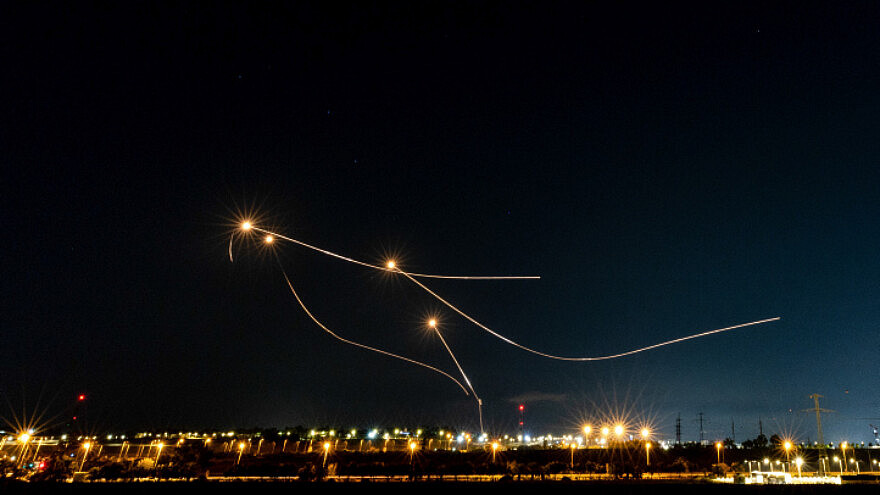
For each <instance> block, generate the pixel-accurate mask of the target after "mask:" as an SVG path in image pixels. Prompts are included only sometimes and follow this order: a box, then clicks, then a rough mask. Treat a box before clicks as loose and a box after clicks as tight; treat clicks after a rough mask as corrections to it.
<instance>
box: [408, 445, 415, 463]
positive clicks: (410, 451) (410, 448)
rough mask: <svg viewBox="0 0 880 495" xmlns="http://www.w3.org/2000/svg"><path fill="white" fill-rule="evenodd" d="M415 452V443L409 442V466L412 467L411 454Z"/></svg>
mask: <svg viewBox="0 0 880 495" xmlns="http://www.w3.org/2000/svg"><path fill="white" fill-rule="evenodd" d="M415 453H416V443H415V442H410V443H409V467H410V468H412V466H413V455H415Z"/></svg>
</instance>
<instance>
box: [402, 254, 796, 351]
mask: <svg viewBox="0 0 880 495" xmlns="http://www.w3.org/2000/svg"><path fill="white" fill-rule="evenodd" d="M394 271H396V272H398V273H400V274H401V275H403V276H404V277H406V278H408V279H410V280H411V281H412V282H413V283H414V284H416V285H418V286H419V287H421V288H422V289H423V290H425V292H427V293H428V294H430V295H432V296H434V298H435V299H437V300H438V301H440V302H442V303H443V304H445V305H446V306H447V307H449V309H451V310H453V311H455V312H456V313H458V314H460V315H461V316H463V317H464V318H465V319H467V320H468V321H470V322H471V323H473V324H474V325H476V326H478V327H480V328H482V329H483V330H485V331H487V332H489V333H490V334H492V335H494V336H495V337H497V338H499V339H501V340H503V341H504V342H507V343H508V344H510V345H512V346H515V347H519V348H520V349H522V350H524V351H528V352H531V353H532V354H537V355H539V356H543V357H546V358H550V359H558V360H560V361H603V360H606V359H615V358H620V357H624V356H629V355H632V354H638V353H640V352H645V351H649V350H651V349H656V348H658V347H663V346H667V345H671V344H676V343H679V342H684V341H685V340H691V339H696V338H700V337H705V336H707V335H712V334H715V333H722V332H727V331H730V330H735V329H737V328H743V327H749V326H753V325H760V324H762V323H769V322H771V321H778V320H780V319H781V317H779V316H777V317H775V318H767V319H765V320H758V321H752V322H749V323H741V324H739V325H733V326H730V327H724V328H718V329H715V330H709V331H708V332H701V333H696V334H693V335H688V336H687V337H680V338H677V339H672V340H667V341H665V342H660V343H659V344H653V345H649V346H646V347H640V348H638V349H633V350H631V351H626V352H621V353H619V354H610V355H607V356H595V357H565V356H556V355H553V354H547V353H546V352H541V351H536V350H534V349H531V348H529V347H526V346H524V345H522V344H519V343H517V342H514V341H513V340H511V339H509V338H507V337H505V336H503V335H501V334H500V333H498V332H496V331H494V330H492V329H491V328H489V327H487V326H486V325H483V324H482V323H480V322H479V321H477V320H475V319H474V318H472V317H471V316H470V315H468V314H467V313H465V312H464V311H462V310H460V309H458V308H457V307H455V306H454V305H453V304H452V303H450V302H449V301H447V300H446V299H443V298H442V297H440V295H438V294H437V293H436V292H434V291H432V290H431V289H429V288H427V287H425V285H424V284H422V283H421V282H419V281H418V280H416V279H415V278H413V277H412V276H411V275H410V274H409V273H407V272H405V271H402V270H400V269H394Z"/></svg>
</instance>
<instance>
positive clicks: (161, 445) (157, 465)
mask: <svg viewBox="0 0 880 495" xmlns="http://www.w3.org/2000/svg"><path fill="white" fill-rule="evenodd" d="M164 446H165V444H164V443H162V442H159V445H158V448H157V449H156V469H159V456H160V455H162V447H164Z"/></svg>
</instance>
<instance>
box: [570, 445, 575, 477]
mask: <svg viewBox="0 0 880 495" xmlns="http://www.w3.org/2000/svg"><path fill="white" fill-rule="evenodd" d="M574 448H575V444H574V442H571V469H572V470H573V469H574Z"/></svg>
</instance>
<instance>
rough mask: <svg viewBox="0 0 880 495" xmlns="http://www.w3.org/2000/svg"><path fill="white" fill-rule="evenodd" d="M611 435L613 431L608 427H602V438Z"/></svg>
mask: <svg viewBox="0 0 880 495" xmlns="http://www.w3.org/2000/svg"><path fill="white" fill-rule="evenodd" d="M609 433H611V430H610V429H609V428H608V427H607V426H603V427H602V436H603V437H607V436H608V434H609Z"/></svg>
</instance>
